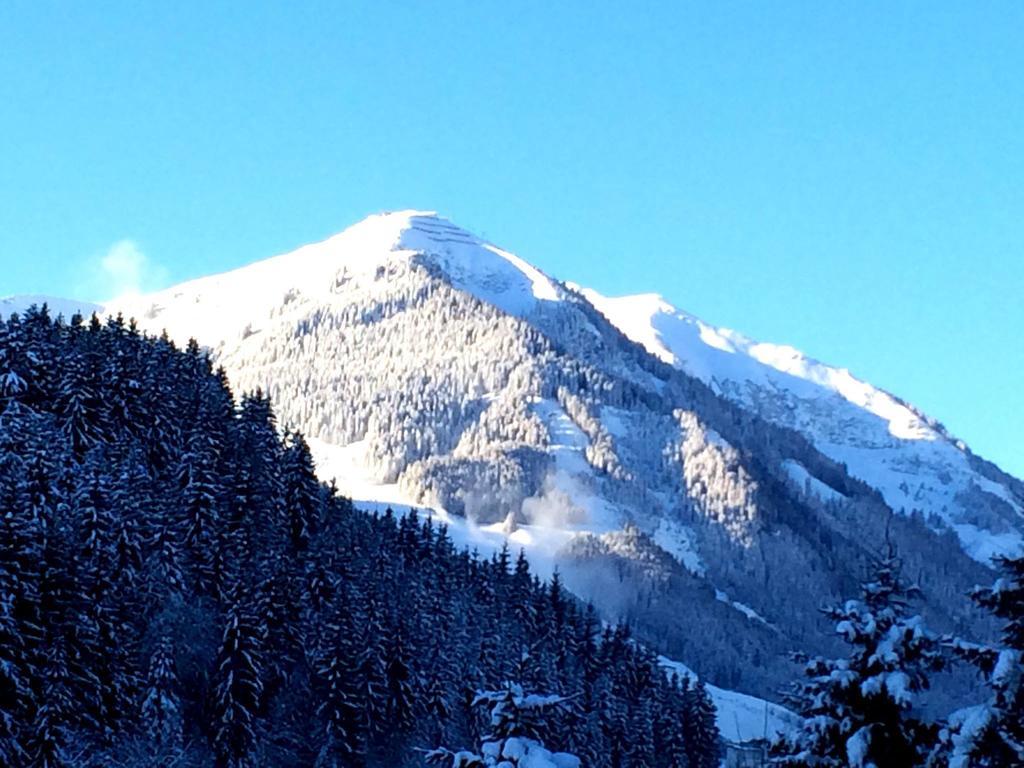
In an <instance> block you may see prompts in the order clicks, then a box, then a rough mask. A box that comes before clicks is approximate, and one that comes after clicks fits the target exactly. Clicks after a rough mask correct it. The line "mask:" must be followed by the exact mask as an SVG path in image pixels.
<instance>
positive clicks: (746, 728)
mask: <svg viewBox="0 0 1024 768" xmlns="http://www.w3.org/2000/svg"><path fill="white" fill-rule="evenodd" d="M658 663H659V664H661V666H662V668H663V669H664V670H665V672H666V674H669V675H671V674H673V673H675V674H677V675H678V676H679V677H680V678H683V677H687V678H690V679H691V680H696V679H697V675H696V674H695V673H694V672H693V670H691V669H690V668H689V667H687V666H686V665H685V664H682V663H680V662H678V661H674V660H673V659H670V658H668V657H666V656H659V657H658ZM705 685H706V687H707V691H708V695H709V696H711V701H712V702H713V703H714V705H715V711H716V723H717V725H718V730H719V732H720V733H721V734H722V738H723V739H725V740H726V741H730V742H732V743H734V744H741V743H743V742H747V741H756V740H758V739H763V738H771V737H772V736H774V735H775V734H777V733H781V732H783V731H786V730H789V729H790V728H793V727H795V726H796V725H798V724H799V723H800V718H799V717H798V716H797V715H796V714H794V713H793V712H790V711H789V710H788V709H786V708H785V707H782V706H779V705H778V704H773V703H772V702H770V701H765V700H764V699H759V698H757V697H756V696H749V695H747V694H745V693H738V692H736V691H728V690H726V689H724V688H718V687H717V686H714V685H707V684H705Z"/></svg>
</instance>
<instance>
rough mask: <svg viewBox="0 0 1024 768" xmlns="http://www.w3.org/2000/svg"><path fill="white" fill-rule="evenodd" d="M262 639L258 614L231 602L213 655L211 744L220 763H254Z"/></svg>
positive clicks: (235, 767) (241, 766)
mask: <svg viewBox="0 0 1024 768" xmlns="http://www.w3.org/2000/svg"><path fill="white" fill-rule="evenodd" d="M264 640H265V631H264V630H263V628H262V627H261V622H260V620H259V618H258V614H256V613H255V611H253V610H251V609H250V608H248V607H246V606H244V605H235V606H232V607H231V609H230V610H229V612H228V615H227V621H226V624H225V627H224V637H223V640H222V642H221V647H220V652H219V654H218V657H217V688H216V692H215V701H214V712H215V713H216V726H215V732H214V747H215V749H216V751H217V755H218V758H219V760H220V762H221V764H223V765H225V766H229V767H230V768H246V767H247V766H250V765H255V764H256V759H255V753H256V749H257V741H258V736H257V732H256V723H257V713H258V711H259V708H260V704H261V699H262V695H263V677H262V676H263V664H264V661H263V652H264V647H263V646H264Z"/></svg>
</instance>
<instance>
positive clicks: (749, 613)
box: [715, 588, 771, 627]
mask: <svg viewBox="0 0 1024 768" xmlns="http://www.w3.org/2000/svg"><path fill="white" fill-rule="evenodd" d="M715 599H716V600H717V601H718V602H720V603H725V604H726V605H728V606H730V607H732V608H735V609H736V610H737V611H739V612H740V613H742V614H743V615H744V616H746V617H747V618H748V619H750V620H751V621H757V622H760V623H761V624H764V625H765V626H766V627H770V626H771V624H770V623H769V622H768V621H767V619H765V618H764V617H763V616H762V615H761V614H759V613H758V612H757V611H755V610H754V609H753V608H751V607H750V606H749V605H746V604H744V603H741V602H739V601H737V600H732V599H730V598H729V595H727V594H726V593H725V592H723V591H722V590H720V589H718V588H716V589H715Z"/></svg>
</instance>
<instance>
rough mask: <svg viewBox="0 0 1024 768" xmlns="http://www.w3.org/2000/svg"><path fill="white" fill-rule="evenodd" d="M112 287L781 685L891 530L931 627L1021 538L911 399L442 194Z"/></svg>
mask: <svg viewBox="0 0 1024 768" xmlns="http://www.w3.org/2000/svg"><path fill="white" fill-rule="evenodd" d="M10 306H11V307H14V306H15V305H14V304H12V305H10ZM106 311H107V312H112V313H113V312H122V313H123V314H124V315H125V316H131V317H134V318H136V319H137V321H138V323H139V324H140V326H141V327H142V328H143V329H145V330H147V331H152V332H154V333H159V332H161V331H163V330H164V329H166V330H167V332H168V333H169V334H170V335H171V337H172V338H174V339H176V340H177V341H179V342H181V343H184V342H185V341H187V340H188V339H189V338H190V337H194V338H196V339H197V340H198V341H199V342H200V343H201V344H203V345H205V346H207V347H208V348H209V349H210V350H211V352H212V354H213V356H214V358H215V360H216V362H217V363H218V364H220V365H223V366H224V368H225V370H226V371H227V374H228V376H229V379H230V381H231V382H232V385H233V386H234V388H235V389H236V391H244V390H250V389H255V388H257V387H260V388H262V389H263V390H264V391H266V392H268V393H269V394H270V395H271V397H272V399H273V401H274V403H275V406H276V410H277V414H278V418H279V422H280V424H281V425H282V426H287V427H294V428H297V429H300V430H302V431H303V432H304V433H305V434H306V435H307V436H308V437H309V439H310V443H311V446H312V447H313V448H314V451H315V454H316V456H317V459H318V471H319V472H320V474H321V476H322V477H324V478H325V479H331V478H332V477H334V478H336V479H337V482H338V484H339V487H340V488H341V490H342V491H343V492H345V493H348V494H350V495H352V496H353V497H354V498H356V499H358V500H364V501H383V502H391V503H397V502H405V503H406V504H414V505H419V506H425V507H429V508H430V509H432V510H433V511H434V514H435V516H436V517H438V518H440V519H443V520H445V521H446V522H448V524H449V525H450V527H451V529H452V531H453V534H454V535H456V537H461V538H460V540H461V541H462V542H463V543H465V544H469V545H471V546H475V547H478V548H482V549H488V548H494V547H499V546H500V545H501V543H503V542H505V541H506V540H509V541H511V542H512V543H513V544H514V545H516V546H524V547H526V548H527V550H528V553H529V554H530V557H531V558H532V559H533V560H534V562H535V563H539V564H541V565H542V566H543V564H545V563H546V564H547V565H548V566H549V567H550V565H552V564H555V563H557V564H558V566H559V568H560V569H561V571H562V573H563V574H564V577H565V579H566V583H567V584H568V585H569V586H570V587H572V588H573V589H574V590H576V591H577V592H578V593H580V594H581V595H583V596H585V597H589V598H592V599H594V600H595V601H596V602H597V603H598V604H599V605H600V606H601V607H603V608H604V609H605V610H606V611H608V612H609V614H611V613H617V614H625V615H627V616H628V617H630V618H631V619H632V620H633V621H634V623H635V624H636V625H637V626H638V628H639V629H640V630H641V631H642V633H643V635H644V636H645V637H646V638H648V639H650V640H651V641H652V642H655V643H656V644H657V645H658V646H659V647H660V649H661V650H662V651H664V652H666V653H667V654H670V655H674V656H676V657H678V658H684V659H686V660H687V662H688V663H689V664H691V666H693V667H694V668H695V669H696V670H697V671H698V672H700V673H702V674H704V675H706V676H708V677H709V678H710V679H711V680H713V681H714V682H716V683H718V684H721V685H725V686H728V687H739V688H743V689H746V690H748V691H751V692H756V693H760V694H768V693H773V692H774V691H775V690H776V689H777V688H778V686H779V685H780V684H781V683H782V682H783V681H784V680H785V679H786V675H787V670H785V669H784V668H783V665H782V663H780V662H778V661H777V659H778V658H779V657H780V655H781V654H784V653H785V652H786V651H790V650H794V649H805V650H822V649H823V646H828V644H829V643H830V642H831V641H830V639H829V638H828V637H827V635H823V634H822V633H821V632H820V631H819V630H818V629H816V625H815V622H816V621H817V616H818V610H817V609H818V607H819V606H820V605H821V604H823V603H826V602H830V601H833V600H835V599H837V598H839V597H842V596H845V595H846V594H848V593H849V590H850V588H851V586H852V585H853V584H855V583H856V582H857V580H858V578H859V577H860V576H861V575H862V574H863V571H864V568H865V565H866V563H867V562H868V560H869V559H870V557H871V556H872V555H873V554H875V553H877V552H878V551H879V550H880V549H882V548H883V547H884V546H885V545H886V543H887V542H888V543H892V544H895V545H896V546H897V547H898V548H899V551H900V554H901V556H902V558H903V559H904V562H905V567H906V568H907V571H908V572H909V573H913V574H914V575H915V577H916V578H917V579H918V581H919V582H920V584H921V587H922V590H923V593H924V596H925V600H926V606H925V612H926V615H927V617H928V619H929V621H930V622H931V623H932V624H933V625H934V626H936V627H938V628H939V629H942V628H944V627H948V628H953V627H963V626H968V627H974V628H975V631H976V632H977V633H978V634H983V633H984V632H985V631H986V629H985V627H984V626H983V625H980V624H978V625H976V619H975V617H974V616H973V615H971V614H970V613H969V609H968V607H967V606H966V605H965V604H964V603H963V601H962V600H961V599H960V596H961V595H962V594H963V593H964V592H965V591H966V590H967V589H968V588H969V587H970V586H972V585H973V584H975V583H980V582H983V581H986V580H988V579H989V575H990V574H989V573H988V572H987V563H988V558H989V557H990V556H991V555H992V554H997V553H1002V552H1010V551H1012V550H1013V549H1014V548H1016V547H1019V546H1020V545H1021V542H1022V529H1024V517H1022V510H1024V485H1022V484H1021V483H1020V481H1018V480H1015V479H1014V478H1012V477H1009V476H1008V475H1006V474H1004V473H1002V472H1000V471H999V470H998V469H997V468H996V467H994V466H993V465H991V464H989V463H987V462H985V461H983V460H981V459H980V458H978V457H976V456H974V455H973V454H972V453H970V451H969V450H967V449H966V447H964V446H963V445H962V444H960V443H958V442H957V441H955V440H954V439H953V438H951V437H950V436H949V435H948V434H947V433H946V431H945V430H944V429H943V428H942V427H941V425H939V424H938V423H936V422H934V421H933V420H930V419H928V418H927V417H925V416H924V415H922V414H921V413H919V412H918V411H917V410H916V409H914V408H913V407H912V406H910V405H908V404H907V403H905V402H904V401H902V400H900V399H899V398H897V397H895V396H893V395H890V394H888V393H886V392H884V391H882V390H879V389H877V388H874V387H872V386H871V385H869V384H867V383H865V382H862V381H860V380H858V379H857V378H856V377H854V376H853V375H852V374H850V373H849V372H848V371H845V370H843V369H839V368H833V367H831V366H828V365H825V364H822V363H818V362H816V361H813V360H810V359H808V358H806V357H805V356H803V355H802V354H800V353H799V352H798V351H796V350H793V349H792V348H789V347H783V346H776V345H771V344H762V343H758V342H755V341H753V340H751V339H748V338H746V337H744V336H742V335H740V334H738V333H735V332H733V331H730V330H727V329H722V328H716V327H714V326H711V325H709V324H707V323H704V322H703V321H701V320H699V319H697V318H695V317H692V316H690V315H688V314H686V313H684V312H681V311H679V310H677V309H675V308H674V307H672V306H671V305H669V304H668V303H667V302H665V301H664V300H663V299H661V298H660V297H657V296H653V295H644V296H634V297H623V298H608V297H604V296H601V295H600V294H598V293H596V292H594V291H590V290H587V289H584V288H581V287H579V286H577V285H575V284H571V283H563V282H560V281H558V280H556V279H554V278H551V277H549V276H547V275H545V274H544V273H543V272H542V271H540V270H539V269H537V268H535V267H533V266H531V265H530V264H529V263H527V262H526V261H524V260H522V259H521V258H519V257H518V256H516V255H514V254H512V253H510V252H508V251H505V250H502V249H501V248H498V247H496V246H494V245H492V244H490V243H488V242H486V241H484V240H482V239H481V238H478V237H476V236H475V235H473V234H471V233H469V232H467V231H465V230H463V229H461V228H459V227H457V226H456V225H454V224H452V223H451V222H449V221H448V220H446V219H444V218H442V217H440V216H438V215H436V214H433V213H426V212H420V211H402V212H395V213H386V214H380V215H376V216H371V217H369V218H368V219H366V220H364V221H362V222H360V223H359V224H356V225H355V226H353V227H350V228H349V229H347V230H345V231H344V232H342V233H340V234H338V235H336V236H334V237H331V238H329V239H327V240H324V241H323V242H320V243H316V244H313V245H308V246H305V247H303V248H300V249H298V250H296V251H294V252H292V253H289V254H285V255H282V256H277V257H274V258H271V259H267V260H265V261H259V262H256V263H254V264H251V265H249V266H247V267H243V268H241V269H237V270H234V271H231V272H227V273H224V274H220V275H214V276H211V277H205V278H202V279H199V280H194V281H190V282H187V283H183V284H181V285H178V286H174V287H172V288H169V289H167V290H164V291H159V292H157V293H153V294H148V295H144V296H140V297H133V298H130V299H126V300H124V301H117V302H113V303H112V304H111V305H110V306H108V307H106ZM954 596H955V597H956V599H955V600H954V599H952V598H953V597H954ZM694 627H699V628H700V629H699V631H695V630H694ZM823 638H824V639H823Z"/></svg>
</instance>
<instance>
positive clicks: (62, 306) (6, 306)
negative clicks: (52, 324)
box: [0, 294, 103, 319]
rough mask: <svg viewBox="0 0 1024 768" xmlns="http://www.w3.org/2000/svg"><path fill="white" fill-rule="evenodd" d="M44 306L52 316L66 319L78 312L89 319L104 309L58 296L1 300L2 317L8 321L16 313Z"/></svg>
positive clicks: (89, 303)
mask: <svg viewBox="0 0 1024 768" xmlns="http://www.w3.org/2000/svg"><path fill="white" fill-rule="evenodd" d="M44 304H45V305H46V306H47V308H48V309H49V311H50V314H51V315H52V316H54V317H56V316H57V315H63V316H64V317H65V318H70V317H71V316H72V315H74V314H75V313H76V312H77V313H80V314H81V315H82V316H83V317H89V316H90V315H92V314H93V313H94V312H100V311H102V309H103V307H102V306H101V305H99V304H93V303H91V302H88V301H77V300H75V299H61V298H58V297H56V296H43V295H41V294H21V295H18V296H7V297H5V298H2V299H0V317H2V318H4V319H6V318H7V317H9V316H10V315H12V314H14V313H19V314H20V313H22V312H24V311H25V310H26V309H28V308H29V307H32V306H37V307H41V306H42V305H44Z"/></svg>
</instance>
